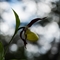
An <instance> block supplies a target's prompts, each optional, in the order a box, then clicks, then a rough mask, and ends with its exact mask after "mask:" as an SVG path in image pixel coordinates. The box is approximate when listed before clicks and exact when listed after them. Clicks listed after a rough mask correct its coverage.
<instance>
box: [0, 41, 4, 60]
mask: <svg viewBox="0 0 60 60" xmlns="http://www.w3.org/2000/svg"><path fill="white" fill-rule="evenodd" d="M0 60H4V48H3V45H2V43H1V42H0Z"/></svg>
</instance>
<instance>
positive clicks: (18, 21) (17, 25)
mask: <svg viewBox="0 0 60 60" xmlns="http://www.w3.org/2000/svg"><path fill="white" fill-rule="evenodd" d="M12 10H13V9H12ZM13 12H14V15H15V19H16V28H15V34H16V33H17V31H18V27H19V25H20V19H19V16H18V14H17V13H16V12H15V11H14V10H13Z"/></svg>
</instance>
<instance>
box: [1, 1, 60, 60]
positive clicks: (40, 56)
mask: <svg viewBox="0 0 60 60" xmlns="http://www.w3.org/2000/svg"><path fill="white" fill-rule="evenodd" d="M11 8H13V9H14V10H15V11H16V12H17V14H18V15H19V18H20V21H21V26H26V25H27V24H28V23H29V22H30V21H31V20H32V19H34V18H44V17H47V19H46V20H43V21H38V22H36V23H35V24H34V25H33V26H32V27H31V28H30V29H31V31H33V32H35V33H36V34H38V36H39V40H38V41H37V42H36V43H35V44H33V43H31V42H29V41H27V42H28V44H27V45H26V49H25V48H24V44H23V41H22V40H21V39H20V36H19V34H20V31H19V32H18V33H17V34H16V36H15V37H14V39H13V41H12V43H11V45H10V46H9V50H8V51H7V54H6V56H5V60H60V0H0V41H1V42H2V43H3V45H4V49H6V46H7V45H8V43H9V41H10V39H11V37H12V36H13V34H14V31H15V17H14V14H13V12H12V9H11Z"/></svg>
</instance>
